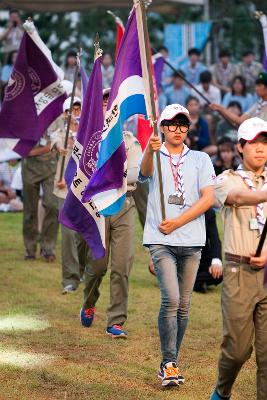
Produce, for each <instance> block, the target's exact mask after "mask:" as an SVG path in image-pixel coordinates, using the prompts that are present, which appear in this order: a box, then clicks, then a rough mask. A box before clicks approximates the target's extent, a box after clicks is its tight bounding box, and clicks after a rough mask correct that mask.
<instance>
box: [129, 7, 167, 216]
mask: <svg viewBox="0 0 267 400" xmlns="http://www.w3.org/2000/svg"><path fill="white" fill-rule="evenodd" d="M146 3H148V2H146ZM134 5H135V7H136V16H137V29H138V36H139V46H140V47H141V43H140V39H141V40H142V43H143V44H144V48H145V58H146V60H145V62H146V65H145V68H146V70H147V75H148V76H147V78H148V82H149V99H147V100H148V101H149V103H150V110H149V112H150V113H151V114H150V115H148V118H149V119H150V122H151V125H152V128H153V134H154V136H158V129H157V118H156V107H155V98H154V85H153V78H152V66H151V48H150V45H149V34H148V28H147V19H146V11H145V0H134ZM140 50H141V49H140ZM140 53H141V54H142V52H141V51H140ZM141 54H140V55H141ZM141 61H142V69H143V61H144V60H142V57H141ZM156 160H157V169H158V178H159V191H160V205H161V213H162V219H163V220H165V219H166V211H165V202H164V193H163V182H162V171H161V163H160V153H159V151H157V152H156Z"/></svg>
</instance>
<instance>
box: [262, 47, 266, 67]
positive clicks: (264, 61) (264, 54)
mask: <svg viewBox="0 0 267 400" xmlns="http://www.w3.org/2000/svg"><path fill="white" fill-rule="evenodd" d="M262 65H263V68H264V71H267V57H266V51H265V50H264V52H263V60H262Z"/></svg>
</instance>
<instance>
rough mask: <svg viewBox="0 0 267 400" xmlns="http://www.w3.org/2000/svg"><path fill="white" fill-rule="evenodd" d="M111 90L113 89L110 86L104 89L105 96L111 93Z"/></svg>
mask: <svg viewBox="0 0 267 400" xmlns="http://www.w3.org/2000/svg"><path fill="white" fill-rule="evenodd" d="M110 91H111V88H110V87H108V88H105V89H103V90H102V94H103V97H104V96H106V95H109V94H110Z"/></svg>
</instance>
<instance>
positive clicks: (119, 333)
mask: <svg viewBox="0 0 267 400" xmlns="http://www.w3.org/2000/svg"><path fill="white" fill-rule="evenodd" d="M106 334H107V335H109V336H111V337H112V338H113V339H120V338H121V339H127V332H125V331H124V330H123V329H122V326H121V325H112V326H108V327H107V330H106Z"/></svg>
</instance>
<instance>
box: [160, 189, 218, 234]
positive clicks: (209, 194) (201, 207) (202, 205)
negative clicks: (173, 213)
mask: <svg viewBox="0 0 267 400" xmlns="http://www.w3.org/2000/svg"><path fill="white" fill-rule="evenodd" d="M200 196H201V197H200V199H199V200H198V201H197V202H196V203H195V204H193V205H192V207H190V208H189V209H188V210H186V211H185V212H184V213H183V214H181V215H180V216H179V217H177V218H174V219H166V220H164V221H162V222H161V224H160V225H159V230H160V231H161V232H162V233H164V234H165V235H169V234H170V233H171V232H173V231H174V230H175V229H178V228H181V227H182V226H183V225H186V224H188V222H191V221H193V220H194V219H196V218H198V217H199V216H200V215H202V214H204V212H205V211H207V210H208V209H209V208H210V207H212V206H213V204H214V200H215V199H214V189H213V186H207V187H205V188H203V189H201V190H200Z"/></svg>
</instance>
